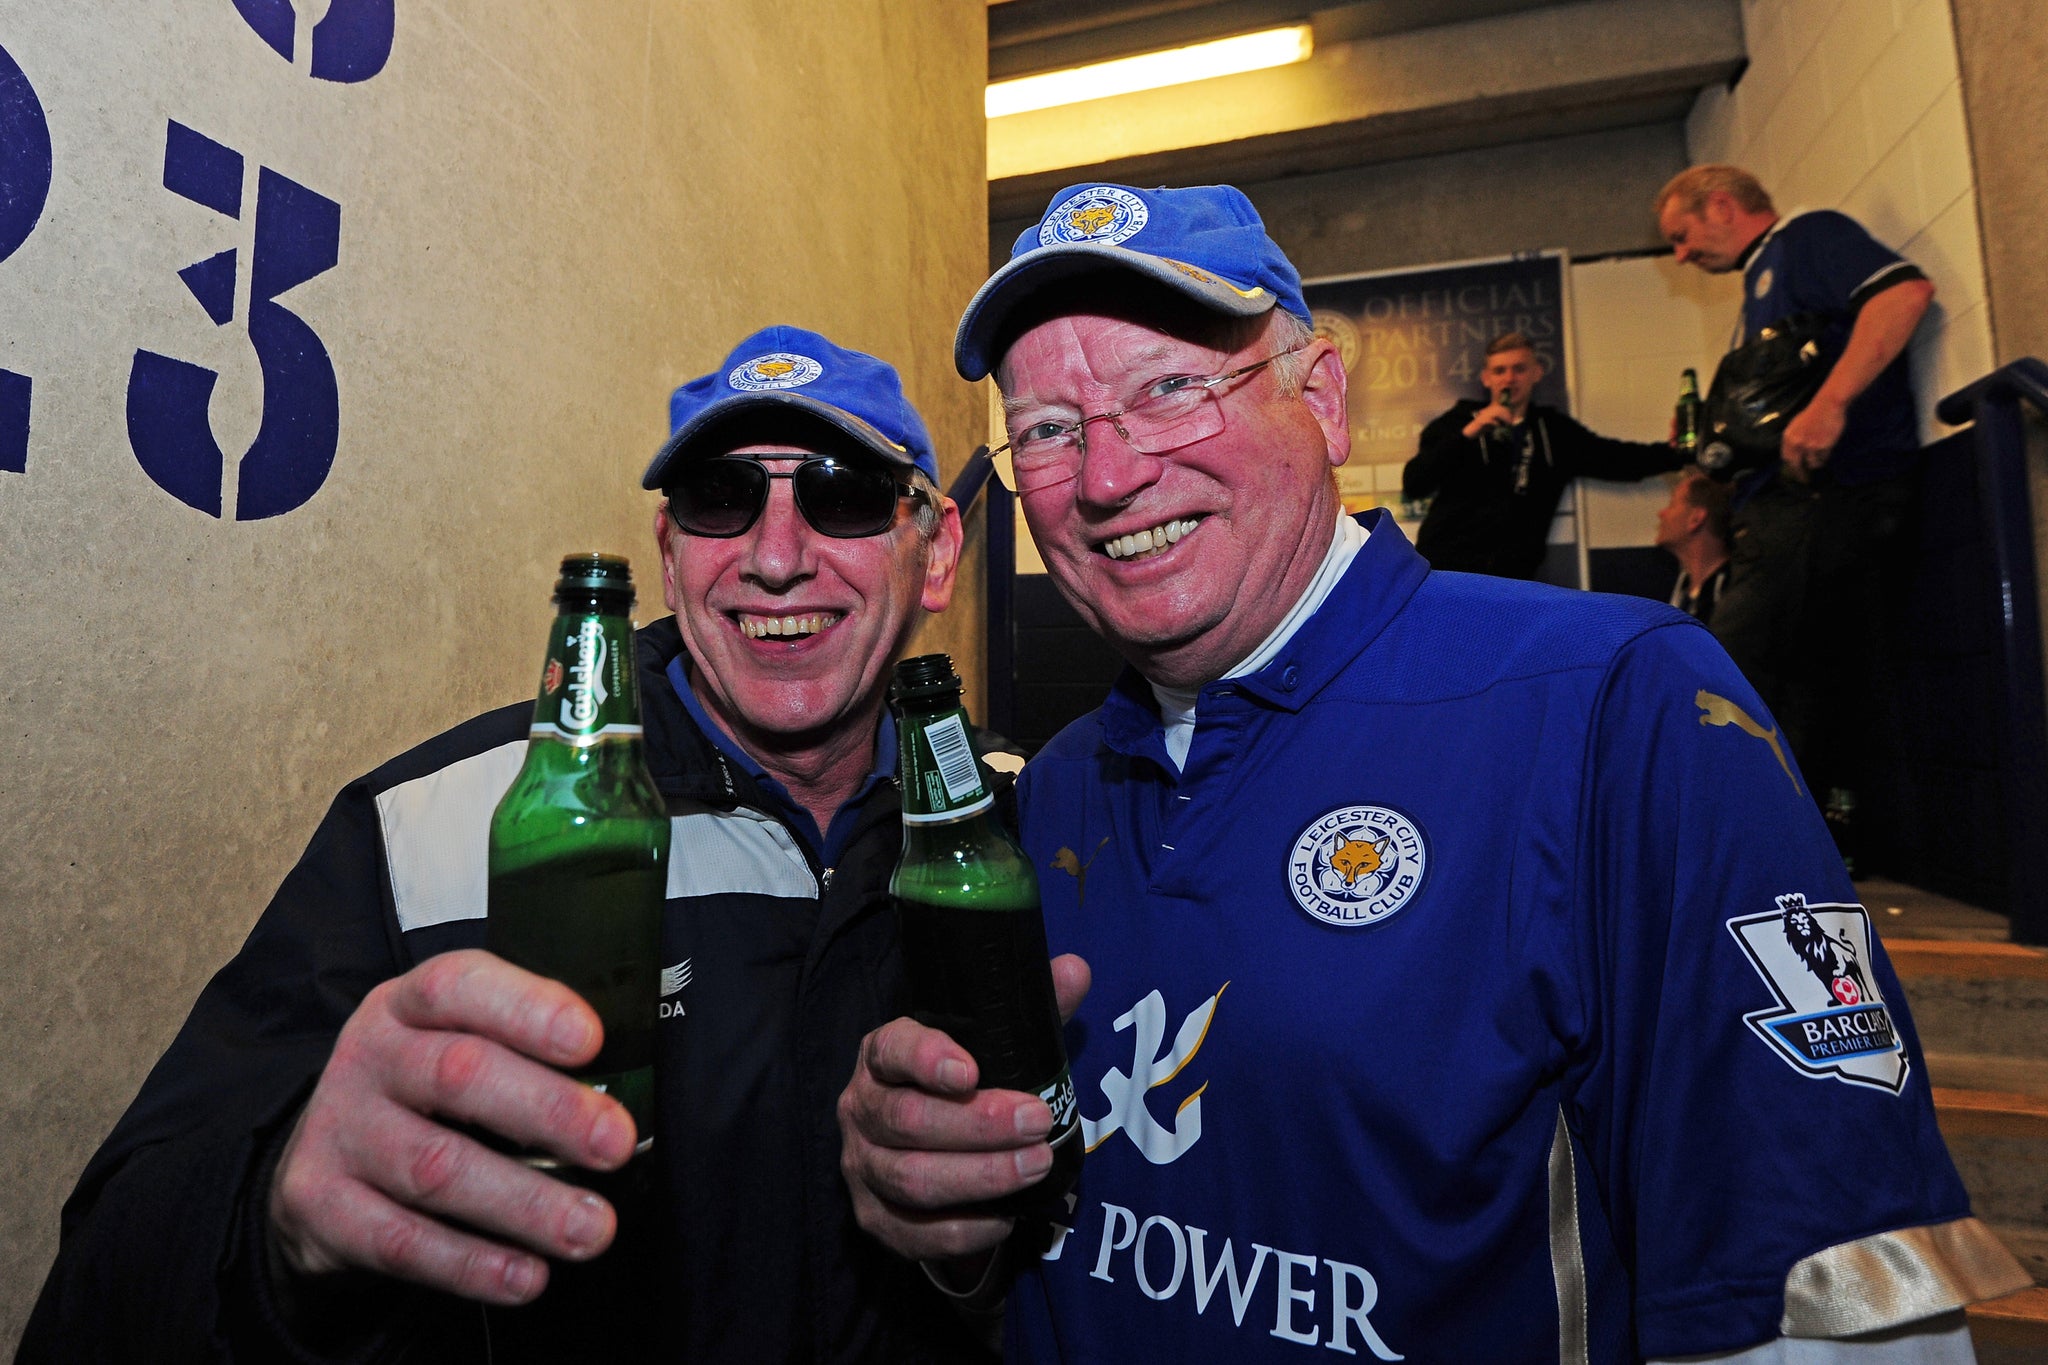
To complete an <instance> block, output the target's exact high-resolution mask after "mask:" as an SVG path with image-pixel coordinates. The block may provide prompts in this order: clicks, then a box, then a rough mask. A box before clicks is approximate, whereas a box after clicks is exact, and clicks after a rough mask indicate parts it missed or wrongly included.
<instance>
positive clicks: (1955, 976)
mask: <svg viewBox="0 0 2048 1365" xmlns="http://www.w3.org/2000/svg"><path fill="white" fill-rule="evenodd" d="M1884 946H1885V951H1886V952H1887V953H1889V954H1890V956H1891V960H1892V966H1893V967H1894V968H1895V969H1896V970H1897V971H1898V974H1899V979H1900V981H1901V982H1902V983H1903V984H1904V985H1905V988H1906V1000H1907V1003H1908V1004H1909V1005H1910V1006H1911V1008H1912V1013H1913V1023H1914V1025H1915V1026H1916V1027H1917V1028H1918V1030H1919V1033H1920V1043H1921V1046H1922V1047H1924V1048H1925V1049H1927V1050H1928V1051H1929V1052H1936V1053H1948V1054H1960V1055H1974V1056H1988V1057H2017V1058H2029V1059H2035V1060H2041V1061H2048V951H2044V950H2043V949H2040V948H2030V947H2026V946H2023V945H2021V944H2016V943H1992V942H1970V941H1959V940H1948V939H1911V938H1899V937H1890V936H1887V937H1886V938H1885V941H1884Z"/></svg>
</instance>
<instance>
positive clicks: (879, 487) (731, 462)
mask: <svg viewBox="0 0 2048 1365" xmlns="http://www.w3.org/2000/svg"><path fill="white" fill-rule="evenodd" d="M771 479H788V480H790V481H791V483H790V487H791V488H792V489H793V490H794V491H795V493H796V507H797V510H798V511H799V512H801V513H803V516H804V520H805V521H808V522H809V523H810V524H811V526H812V527H813V529H815V530H816V531H817V532H818V534H820V535H826V536H831V537H833V538H834V539H836V540H858V539H859V538H861V537H863V536H878V535H880V534H881V533H882V532H884V531H886V530H888V529H889V528H890V527H891V526H893V525H895V523H896V504H897V502H898V501H899V500H900V499H903V498H918V499H920V500H925V501H929V494H927V493H926V492H925V491H924V490H923V489H921V488H919V487H917V486H916V485H915V484H910V483H905V482H904V481H903V480H901V479H899V478H897V477H896V475H895V474H894V473H893V472H892V471H890V470H889V469H887V468H886V467H884V466H882V465H879V464H869V463H866V462H860V461H852V460H848V459H847V458H845V457H844V456H841V455H815V456H812V457H811V458H809V459H807V460H805V461H804V462H803V463H802V464H800V465H798V466H797V467H796V468H795V469H792V470H789V471H788V472H786V473H782V474H777V473H775V472H773V471H771V470H770V469H768V468H767V467H766V466H765V465H763V464H762V463H761V462H760V461H759V460H756V459H750V458H748V457H746V456H744V455H714V456H712V457H711V458H709V459H702V460H691V461H688V462H687V463H685V464H682V465H680V466H678V467H677V468H676V470H675V472H674V473H673V474H672V475H671V476H670V477H669V480H668V486H667V487H665V488H664V489H662V492H663V494H664V495H666V496H667V498H668V519H669V520H670V521H672V522H674V523H675V524H676V525H677V526H680V527H681V528H682V529H683V530H684V531H687V532H688V533H689V534H691V535H693V536H709V537H711V538H713V539H716V540H729V539H731V538H732V537H734V536H743V535H745V534H746V533H747V531H748V530H749V529H751V528H752V526H753V524H754V523H755V522H757V521H759V520H760V519H761V509H762V508H764V507H766V506H767V505H768V486H769V480H771Z"/></svg>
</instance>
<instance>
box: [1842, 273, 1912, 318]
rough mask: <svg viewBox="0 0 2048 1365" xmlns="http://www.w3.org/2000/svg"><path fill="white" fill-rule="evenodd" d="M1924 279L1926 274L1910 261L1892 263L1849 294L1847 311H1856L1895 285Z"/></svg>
mask: <svg viewBox="0 0 2048 1365" xmlns="http://www.w3.org/2000/svg"><path fill="white" fill-rule="evenodd" d="M1926 278H1927V275H1926V272H1924V271H1922V270H1921V269H1920V267H1919V266H1917V265H1914V264H1913V263H1912V262H1911V261H1893V262H1892V263H1891V264H1890V265H1888V266H1886V267H1885V268H1884V269H1882V270H1880V271H1878V272H1877V273H1876V274H1875V275H1872V276H1871V277H1870V278H1869V279H1867V280H1865V281H1864V282H1863V283H1861V284H1859V285H1857V286H1856V287H1855V288H1854V289H1853V290H1851V291H1850V292H1849V310H1850V311H1851V312H1854V311H1856V310H1857V309H1859V308H1861V307H1862V306H1863V305H1864V304H1866V303H1868V302H1870V301H1871V300H1872V299H1873V298H1875V297H1877V296H1878V295H1879V294H1882V293H1883V292H1884V291H1885V290H1887V289H1889V288H1891V287H1892V286H1893V285H1895V284H1904V283H1905V282H1906V281H1908V280H1924V279H1926Z"/></svg>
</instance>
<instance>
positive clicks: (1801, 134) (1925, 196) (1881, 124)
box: [1687, 0, 2038, 438]
mask: <svg viewBox="0 0 2048 1365" xmlns="http://www.w3.org/2000/svg"><path fill="white" fill-rule="evenodd" d="M1949 2H1950V0H1744V3H1743V6H1742V9H1743V26H1744V28H1745V30H1746V33H1747V37H1748V40H1749V54H1750V60H1751V65H1750V68H1749V71H1748V72H1747V73H1746V74H1745V75H1744V76H1743V78H1742V80H1741V81H1740V82H1739V83H1738V84H1737V85H1736V87H1735V89H1734V90H1733V91H1725V90H1720V89H1713V90H1708V91H1707V92H1706V93H1705V94H1703V95H1702V96H1701V97H1700V100H1699V103H1698V104H1697V105H1696V106H1695V107H1694V109H1693V114H1692V119H1691V121H1690V124H1689V126H1688V129H1687V144H1688V146H1689V148H1690V150H1691V152H1692V159H1693V160H1694V161H1727V162H1733V163H1735V164H1737V165H1740V166H1747V167H1748V168H1749V169H1750V170H1752V171H1754V172H1755V173H1756V175H1757V177H1758V178H1759V179H1761V180H1762V181H1763V182H1764V184H1765V185H1766V186H1768V187H1769V189H1770V191H1771V194H1772V197H1773V198H1775V199H1776V200H1777V203H1778V207H1779V208H1780V209H1781V210H1786V211H1789V210H1791V209H1795V208H1805V209H1840V210H1841V211H1842V212H1844V213H1847V214H1849V215H1851V216H1852V217H1854V218H1856V219H1857V220H1858V221H1860V222H1861V223H1862V224H1863V225H1864V226H1865V227H1867V228H1868V229H1870V232H1871V234H1872V235H1873V236H1875V237H1876V238H1877V239H1878V240H1879V241H1881V242H1883V243H1885V244H1886V245H1887V246H1890V247H1892V248H1893V249H1894V250H1896V251H1899V252H1900V253H1902V254H1903V255H1905V256H1906V257H1908V258H1909V259H1911V260H1912V261H1913V263H1914V264H1916V265H1918V266H1919V267H1920V268H1921V269H1922V270H1924V271H1926V272H1927V275H1928V278H1930V279H1932V280H1933V281H1934V283H1935V287H1936V289H1937V290H1938V291H1939V292H1938V294H1937V296H1936V299H1935V302H1934V307H1933V308H1932V309H1931V310H1930V311H1929V314H1928V317H1927V319H1926V321H1924V322H1923V323H1922V324H1921V326H1920V331H1919V334H1918V335H1917V336H1916V337H1915V338H1914V341H1913V378H1914V386H1915V388H1916V389H1917V390H1918V391H1919V395H1920V416H1921V426H1922V429H1923V431H1924V433H1925V434H1926V435H1927V436H1928V437H1930V438H1932V437H1933V436H1936V435H1938V434H1940V433H1941V432H1942V431H1944V430H1946V428H1944V427H1942V426H1941V424H1940V423H1939V422H1937V421H1936V420H1935V418H1934V404H1935V402H1936V401H1937V400H1938V399H1939V398H1940V397H1941V396H1942V395H1944V394H1947V393H1951V392H1953V391H1954V390H1956V389H1958V388H1960V387H1962V386H1963V385H1964V384H1967V383H1969V382H1970V381H1971V380H1973V379H1976V378H1978V377H1979V376H1981V375H1982V374H1984V372H1985V371H1987V370H1989V369H1990V368H1991V365H1992V359H1991V357H1992V348H1991V310H1990V307H1989V306H1988V304H1987V302H1986V294H1985V284H1984V278H1985V277H1984V251H1983V246H1982V243H1981V240H1980V238H1979V235H1978V227H1977V197H1976V187H1975V178H1974V175H1973V172H1972V168H1971V158H1970V141H1969V133H1968V131H1967V127H1966V120H1965V118H1964V107H1963V91H1962V81H1961V75H1960V71H1959V68H1958V65H1957V59H1956V41H1955V33H1954V27H1953V21H1952V17H1951V14H1950V9H1949ZM2022 8H2028V7H2026V6H2015V9H2022ZM2035 17H2036V19H2037V20H2038V12H2036V15H2035ZM1729 316H1730V320H1731V323H1732V320H1733V317H1734V313H1733V311H1732V310H1731V312H1730V314H1729Z"/></svg>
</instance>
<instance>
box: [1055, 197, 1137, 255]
mask: <svg viewBox="0 0 2048 1365" xmlns="http://www.w3.org/2000/svg"><path fill="white" fill-rule="evenodd" d="M1149 217H1151V211H1150V210H1148V209H1147V208H1146V207H1145V201H1144V200H1142V199H1140V198H1139V197H1138V196H1137V195H1135V194H1132V193H1131V192H1130V191H1129V190H1126V189H1119V188H1117V187H1116V186H1115V185H1097V186H1096V187H1095V188H1093V189H1087V190H1082V191H1081V192H1080V193H1079V194H1074V195H1069V196H1068V197H1067V198H1066V199H1064V200H1062V201H1060V203H1059V205H1058V207H1056V208H1054V209H1053V211H1052V212H1051V213H1048V214H1046V215H1045V221H1044V222H1043V223H1042V224H1040V225H1039V228H1038V244H1039V245H1040V246H1076V245H1081V244H1086V245H1088V246H1115V245H1116V244H1117V243H1118V242H1122V241H1125V240H1127V239H1129V238H1131V237H1134V236H1136V235H1137V232H1138V229H1140V228H1142V227H1144V226H1145V220H1146V219H1147V218H1149Z"/></svg>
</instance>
